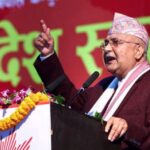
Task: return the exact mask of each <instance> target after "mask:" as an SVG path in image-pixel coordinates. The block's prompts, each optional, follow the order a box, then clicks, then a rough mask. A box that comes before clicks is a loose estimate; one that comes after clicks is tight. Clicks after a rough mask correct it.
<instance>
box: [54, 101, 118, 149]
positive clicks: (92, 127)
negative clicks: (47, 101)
mask: <svg viewBox="0 0 150 150" xmlns="http://www.w3.org/2000/svg"><path fill="white" fill-rule="evenodd" d="M51 128H52V137H51V138H52V139H51V140H52V150H120V143H119V142H115V143H113V142H110V141H108V140H107V135H106V133H105V132H104V127H102V125H101V123H100V122H99V121H97V120H95V119H94V118H92V117H90V116H87V115H84V114H80V113H78V112H76V111H74V110H71V109H69V108H66V107H62V106H60V105H57V104H54V103H51Z"/></svg>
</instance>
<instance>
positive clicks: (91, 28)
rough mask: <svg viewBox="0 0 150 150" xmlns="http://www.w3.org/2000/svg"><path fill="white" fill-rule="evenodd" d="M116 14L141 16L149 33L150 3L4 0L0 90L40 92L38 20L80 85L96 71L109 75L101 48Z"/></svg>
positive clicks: (1, 5)
mask: <svg viewBox="0 0 150 150" xmlns="http://www.w3.org/2000/svg"><path fill="white" fill-rule="evenodd" d="M114 12H120V13H123V14H125V15H128V16H131V17H135V18H138V19H139V21H140V22H141V23H142V24H144V25H145V27H146V28H147V30H148V32H149V34H150V1H143V0H138V2H137V0H132V3H131V1H130V0H126V1H117V0H111V1H104V0H75V1H70V0H11V1H10V0H1V1H0V84H1V86H0V90H3V89H6V88H13V89H14V88H16V89H20V88H22V87H26V86H32V87H34V88H35V89H38V90H41V88H42V86H41V80H40V78H39V76H38V75H37V72H36V71H35V69H34V67H33V62H34V61H35V59H36V57H37V56H38V54H39V53H38V51H37V50H36V49H35V48H34V46H33V41H34V39H35V38H36V37H37V35H38V34H39V32H40V31H41V27H40V19H44V20H45V22H46V23H47V25H48V26H49V27H50V28H51V33H52V36H53V37H54V41H55V50H56V52H57V54H58V56H59V58H60V60H61V62H62V65H63V67H64V70H65V72H66V73H67V74H68V76H69V78H70V79H71V80H72V81H73V82H74V83H75V85H76V86H77V87H80V86H81V85H82V83H83V82H84V81H85V80H86V79H87V77H88V76H89V75H90V74H92V73H93V72H94V71H96V70H97V71H99V72H100V77H99V79H102V78H103V77H106V76H108V75H109V73H108V72H107V71H106V70H105V68H104V65H103V59H102V53H101V50H100V48H99V47H100V45H101V43H102V41H103V39H104V38H105V37H106V36H107V32H108V29H109V28H110V27H111V24H112V20H113V15H114ZM149 50H150V48H149ZM148 59H149V60H150V51H148ZM72 66H73V67H72ZM99 79H98V80H99ZM95 83H96V82H95ZM95 83H94V84H95Z"/></svg>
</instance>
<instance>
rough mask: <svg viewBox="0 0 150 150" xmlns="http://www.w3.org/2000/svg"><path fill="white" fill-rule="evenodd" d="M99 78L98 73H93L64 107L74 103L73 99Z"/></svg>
mask: <svg viewBox="0 0 150 150" xmlns="http://www.w3.org/2000/svg"><path fill="white" fill-rule="evenodd" d="M98 76H99V72H98V71H95V72H93V73H92V75H90V77H89V78H88V79H87V80H86V81H85V82H84V83H83V85H82V87H81V88H80V89H79V90H78V92H77V93H76V94H75V95H74V96H73V97H72V98H71V100H70V102H69V103H68V104H66V106H69V107H70V106H71V105H72V103H73V102H74V101H75V98H76V97H77V96H79V95H80V94H81V93H82V92H84V90H85V89H86V88H88V87H89V86H90V85H91V84H92V83H93V82H94V81H95V80H96V79H97V78H98Z"/></svg>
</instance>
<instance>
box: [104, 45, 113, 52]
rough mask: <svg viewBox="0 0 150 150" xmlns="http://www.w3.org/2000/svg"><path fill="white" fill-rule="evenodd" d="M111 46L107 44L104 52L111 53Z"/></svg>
mask: <svg viewBox="0 0 150 150" xmlns="http://www.w3.org/2000/svg"><path fill="white" fill-rule="evenodd" d="M112 50H113V49H112V46H111V45H110V44H109V43H108V44H107V45H106V46H105V48H104V52H108V51H112Z"/></svg>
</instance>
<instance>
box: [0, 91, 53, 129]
mask: <svg viewBox="0 0 150 150" xmlns="http://www.w3.org/2000/svg"><path fill="white" fill-rule="evenodd" d="M50 100H52V97H51V96H50V95H47V94H45V93H42V92H37V93H33V92H32V91H31V89H27V90H21V91H13V92H11V91H9V90H5V91H3V92H1V97H0V105H1V106H2V107H7V106H9V105H11V104H19V106H18V107H17V109H16V110H15V111H14V112H13V113H12V114H11V115H10V116H8V117H5V118H3V119H1V120H0V131H4V130H8V129H10V128H12V127H15V126H16V125H17V124H19V123H20V122H21V121H22V120H23V119H24V118H25V117H26V116H27V115H28V114H29V113H30V111H31V110H32V109H33V108H34V107H35V106H36V104H37V103H39V102H42V101H44V102H45V101H50Z"/></svg>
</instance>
